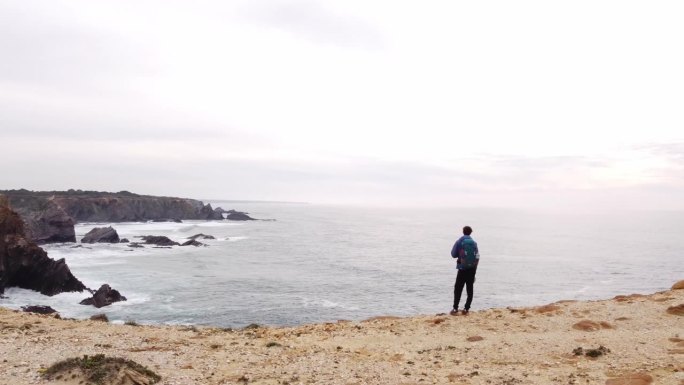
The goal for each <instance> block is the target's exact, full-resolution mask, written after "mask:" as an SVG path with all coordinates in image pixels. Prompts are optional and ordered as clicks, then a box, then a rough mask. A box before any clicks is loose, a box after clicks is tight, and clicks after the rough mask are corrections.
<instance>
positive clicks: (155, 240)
mask: <svg viewBox="0 0 684 385" xmlns="http://www.w3.org/2000/svg"><path fill="white" fill-rule="evenodd" d="M140 239H142V240H143V241H145V243H146V244H148V245H157V246H179V245H180V243H178V242H174V241H172V240H171V239H169V237H165V236H163V235H143V236H141V237H140Z"/></svg>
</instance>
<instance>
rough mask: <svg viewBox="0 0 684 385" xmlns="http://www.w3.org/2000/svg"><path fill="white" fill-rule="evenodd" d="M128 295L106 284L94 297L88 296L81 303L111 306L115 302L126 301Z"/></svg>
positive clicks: (98, 306) (99, 306)
mask: <svg viewBox="0 0 684 385" xmlns="http://www.w3.org/2000/svg"><path fill="white" fill-rule="evenodd" d="M125 300H126V297H124V296H123V295H121V293H119V291H118V290H115V289H112V288H111V287H109V285H107V284H104V285H102V286H100V288H99V289H97V291H96V292H95V294H93V296H92V297H90V298H86V299H84V300H83V301H81V302H80V304H81V305H93V306H95V307H96V308H101V307H104V306H109V305H111V304H113V303H114V302H119V301H125Z"/></svg>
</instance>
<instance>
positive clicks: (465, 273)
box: [454, 267, 477, 310]
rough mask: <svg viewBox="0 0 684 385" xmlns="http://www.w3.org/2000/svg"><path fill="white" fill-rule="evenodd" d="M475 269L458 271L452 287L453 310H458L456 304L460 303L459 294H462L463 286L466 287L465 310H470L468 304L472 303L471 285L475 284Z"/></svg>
mask: <svg viewBox="0 0 684 385" xmlns="http://www.w3.org/2000/svg"><path fill="white" fill-rule="evenodd" d="M476 271H477V267H474V268H472V269H466V270H459V271H458V275H456V284H455V285H454V309H456V310H458V303H459V302H461V293H463V285H466V292H467V293H468V299H467V300H466V303H465V307H464V308H465V310H469V309H470V303H471V302H473V284H474V283H475V272H476Z"/></svg>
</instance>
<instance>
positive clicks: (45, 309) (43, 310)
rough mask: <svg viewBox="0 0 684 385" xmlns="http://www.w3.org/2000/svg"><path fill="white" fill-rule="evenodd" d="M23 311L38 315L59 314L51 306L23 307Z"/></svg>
mask: <svg viewBox="0 0 684 385" xmlns="http://www.w3.org/2000/svg"><path fill="white" fill-rule="evenodd" d="M21 310H22V311H23V312H26V313H36V314H54V313H57V310H55V309H53V308H52V307H50V306H44V305H30V306H22V307H21Z"/></svg>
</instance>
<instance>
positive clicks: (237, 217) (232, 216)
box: [226, 211, 256, 221]
mask: <svg viewBox="0 0 684 385" xmlns="http://www.w3.org/2000/svg"><path fill="white" fill-rule="evenodd" d="M226 219H227V220H229V221H254V220H256V219H254V218H252V217H250V216H249V215H247V213H241V212H239V211H233V212H230V213H228V215H226Z"/></svg>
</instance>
